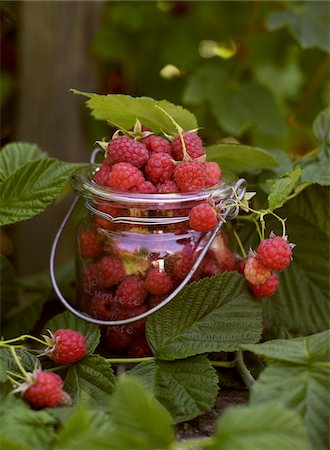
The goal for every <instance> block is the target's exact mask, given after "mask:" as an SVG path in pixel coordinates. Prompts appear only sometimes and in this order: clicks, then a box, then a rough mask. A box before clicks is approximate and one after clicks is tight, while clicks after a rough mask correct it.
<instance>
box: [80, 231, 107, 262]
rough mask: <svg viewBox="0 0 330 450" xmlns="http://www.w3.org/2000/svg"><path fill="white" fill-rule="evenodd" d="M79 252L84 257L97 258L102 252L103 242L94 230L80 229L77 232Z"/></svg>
mask: <svg viewBox="0 0 330 450" xmlns="http://www.w3.org/2000/svg"><path fill="white" fill-rule="evenodd" d="M79 252H80V256H81V257H82V258H84V259H91V258H93V259H97V258H100V257H101V256H102V254H103V242H102V239H101V238H100V236H99V235H98V234H97V233H96V232H95V231H94V230H85V231H81V232H80V234H79Z"/></svg>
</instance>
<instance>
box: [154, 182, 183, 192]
mask: <svg viewBox="0 0 330 450" xmlns="http://www.w3.org/2000/svg"><path fill="white" fill-rule="evenodd" d="M156 189H157V193H158V194H171V193H173V192H178V188H177V186H176V184H175V181H172V180H165V181H164V183H158V184H157V186H156Z"/></svg>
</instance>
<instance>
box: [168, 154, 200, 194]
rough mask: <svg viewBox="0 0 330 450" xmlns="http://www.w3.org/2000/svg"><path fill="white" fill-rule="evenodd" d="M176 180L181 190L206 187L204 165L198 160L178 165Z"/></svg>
mask: <svg viewBox="0 0 330 450" xmlns="http://www.w3.org/2000/svg"><path fill="white" fill-rule="evenodd" d="M174 180H175V182H176V185H177V187H178V189H179V191H181V192H188V191H195V190H200V189H203V188H204V187H205V177H204V166H203V163H200V162H198V161H191V162H190V161H187V162H183V163H181V164H179V165H178V166H176V168H175V170H174Z"/></svg>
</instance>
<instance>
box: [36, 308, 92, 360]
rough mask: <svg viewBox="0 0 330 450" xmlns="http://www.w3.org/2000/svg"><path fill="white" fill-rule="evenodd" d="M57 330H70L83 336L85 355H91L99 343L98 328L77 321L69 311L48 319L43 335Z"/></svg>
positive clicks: (79, 320)
mask: <svg viewBox="0 0 330 450" xmlns="http://www.w3.org/2000/svg"><path fill="white" fill-rule="evenodd" d="M59 328H64V329H67V328H70V329H71V330H74V331H78V332H79V333H80V334H82V335H83V336H85V339H86V348H87V353H93V351H94V350H95V349H96V347H97V346H98V344H99V342H100V330H99V327H98V326H97V325H95V324H93V323H90V322H87V321H85V320H82V319H79V317H76V316H75V315H73V314H72V313H71V312H70V311H65V312H64V313H61V314H58V315H57V316H55V317H53V318H52V319H50V320H49V321H48V322H47V323H46V325H45V330H44V334H47V330H50V331H52V332H55V331H56V330H58V329H59Z"/></svg>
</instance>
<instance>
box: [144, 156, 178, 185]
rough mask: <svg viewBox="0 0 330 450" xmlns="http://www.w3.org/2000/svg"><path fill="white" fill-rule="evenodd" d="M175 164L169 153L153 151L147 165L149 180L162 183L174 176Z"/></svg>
mask: <svg viewBox="0 0 330 450" xmlns="http://www.w3.org/2000/svg"><path fill="white" fill-rule="evenodd" d="M173 171H174V164H173V162H172V159H171V157H170V155H168V154H167V153H153V154H152V155H151V156H150V158H149V160H148V162H147V164H146V167H145V173H146V176H147V178H148V180H150V181H152V182H153V183H162V182H164V181H165V180H170V179H171V178H172V175H173Z"/></svg>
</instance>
